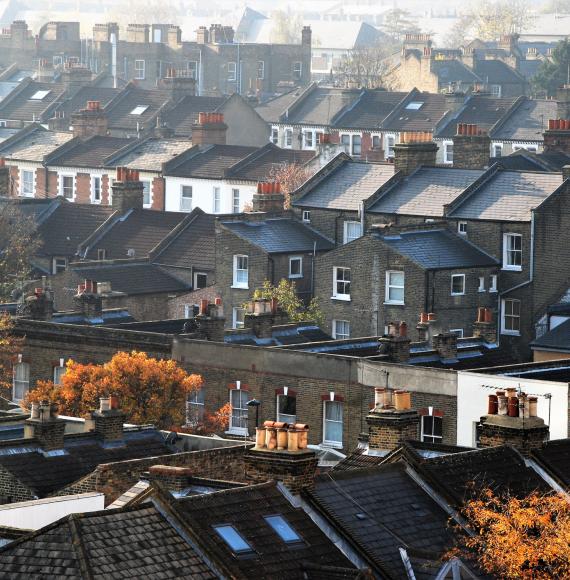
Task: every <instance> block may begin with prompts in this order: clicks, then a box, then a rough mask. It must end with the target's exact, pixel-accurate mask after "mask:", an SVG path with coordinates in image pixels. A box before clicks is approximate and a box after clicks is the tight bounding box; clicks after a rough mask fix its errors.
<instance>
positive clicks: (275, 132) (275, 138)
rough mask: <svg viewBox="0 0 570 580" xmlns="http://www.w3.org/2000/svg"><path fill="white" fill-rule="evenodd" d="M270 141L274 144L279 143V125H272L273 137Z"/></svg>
mask: <svg viewBox="0 0 570 580" xmlns="http://www.w3.org/2000/svg"><path fill="white" fill-rule="evenodd" d="M269 141H271V143H273V145H279V128H278V127H271V137H270V138H269Z"/></svg>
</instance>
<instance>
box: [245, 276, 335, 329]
mask: <svg viewBox="0 0 570 580" xmlns="http://www.w3.org/2000/svg"><path fill="white" fill-rule="evenodd" d="M252 298H253V300H260V299H264V300H271V299H272V298H276V299H277V302H278V304H279V307H280V308H281V309H282V310H283V311H284V312H285V313H286V314H287V316H288V317H289V320H291V322H303V321H312V322H315V324H317V325H318V326H322V324H323V323H324V320H325V316H324V314H323V312H322V311H321V309H320V307H319V301H318V299H317V298H311V300H310V302H309V304H308V305H305V304H304V303H303V301H302V300H301V299H300V298H299V296H298V294H297V289H296V285H295V282H293V281H291V282H289V281H288V280H285V278H282V279H281V280H280V281H279V284H277V286H274V285H273V284H271V283H270V282H269V280H265V281H264V282H263V286H262V287H261V288H258V289H257V290H255V292H254V293H253V297H252Z"/></svg>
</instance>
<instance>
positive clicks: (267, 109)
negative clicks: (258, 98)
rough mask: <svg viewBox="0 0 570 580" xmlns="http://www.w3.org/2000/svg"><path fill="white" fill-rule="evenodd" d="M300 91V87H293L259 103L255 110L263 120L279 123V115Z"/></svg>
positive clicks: (295, 98)
mask: <svg viewBox="0 0 570 580" xmlns="http://www.w3.org/2000/svg"><path fill="white" fill-rule="evenodd" d="M301 92H302V89H301V88H297V89H294V90H292V91H289V92H288V93H284V94H283V95H279V96H277V97H274V98H273V99H269V100H268V101H265V102H263V103H261V104H260V105H258V106H257V107H255V110H256V111H257V114H258V115H259V116H260V117H261V118H262V119H263V120H264V121H267V122H268V123H279V118H280V117H281V115H282V114H283V113H284V112H285V111H286V110H287V108H288V107H289V106H290V105H292V104H293V103H294V102H295V101H296V100H297V98H298V97H299V95H300V94H301Z"/></svg>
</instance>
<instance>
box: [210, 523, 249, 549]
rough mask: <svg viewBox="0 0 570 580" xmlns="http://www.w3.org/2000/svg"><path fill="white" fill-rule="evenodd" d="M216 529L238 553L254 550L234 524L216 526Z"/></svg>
mask: <svg viewBox="0 0 570 580" xmlns="http://www.w3.org/2000/svg"><path fill="white" fill-rule="evenodd" d="M214 530H216V533H217V534H218V535H219V536H220V537H221V538H222V540H224V542H226V544H227V545H228V546H229V547H230V548H231V549H232V550H233V551H234V552H235V553H236V554H243V553H244V552H253V548H252V547H251V546H250V545H249V544H248V543H247V542H246V541H245V540H244V539H243V537H242V536H241V534H240V533H239V532H238V531H237V530H236V529H235V528H234V527H233V526H214Z"/></svg>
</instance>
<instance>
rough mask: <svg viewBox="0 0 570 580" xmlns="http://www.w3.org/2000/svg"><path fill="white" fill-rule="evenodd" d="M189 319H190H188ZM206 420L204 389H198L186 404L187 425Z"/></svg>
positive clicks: (193, 425) (194, 424) (192, 393)
mask: <svg viewBox="0 0 570 580" xmlns="http://www.w3.org/2000/svg"><path fill="white" fill-rule="evenodd" d="M187 318H188V317H187ZM203 420H204V389H196V390H195V391H192V392H191V393H190V394H189V395H188V400H187V402H186V425H189V426H192V427H195V426H196V425H199V424H200V423H202V421H203Z"/></svg>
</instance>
